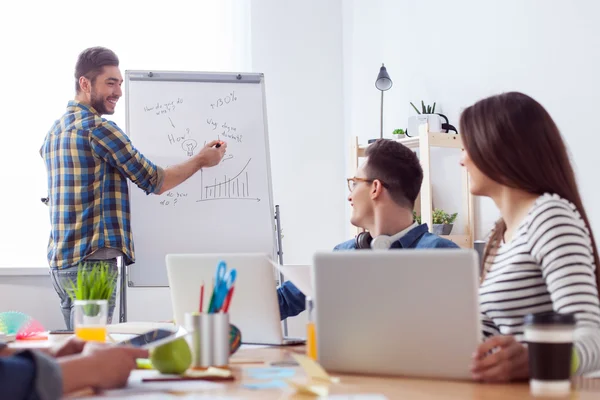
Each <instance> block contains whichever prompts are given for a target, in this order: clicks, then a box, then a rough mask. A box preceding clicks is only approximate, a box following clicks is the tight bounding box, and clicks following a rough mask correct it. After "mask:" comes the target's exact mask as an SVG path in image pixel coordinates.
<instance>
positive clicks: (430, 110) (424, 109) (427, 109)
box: [410, 100, 435, 114]
mask: <svg viewBox="0 0 600 400" xmlns="http://www.w3.org/2000/svg"><path fill="white" fill-rule="evenodd" d="M410 105H411V106H412V108H414V109H415V111H416V112H417V114H435V102H434V103H433V106H429V105H428V106H425V102H424V101H423V100H421V111H419V109H418V108H417V107H416V106H415V105H414V104H413V103H412V101H411V102H410Z"/></svg>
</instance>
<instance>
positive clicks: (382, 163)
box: [277, 139, 458, 320]
mask: <svg viewBox="0 0 600 400" xmlns="http://www.w3.org/2000/svg"><path fill="white" fill-rule="evenodd" d="M365 157H366V161H365V162H364V164H362V165H361V167H360V168H359V169H358V170H357V172H356V176H354V177H352V178H348V189H349V190H350V195H349V196H348V201H349V202H350V205H351V206H352V217H351V218H350V222H351V223H352V225H354V226H357V227H359V228H363V229H365V230H366V232H362V233H361V234H359V235H358V236H357V237H356V238H354V239H351V240H348V241H347V242H344V243H341V244H339V245H337V246H335V248H334V250H354V249H378V250H385V249H432V248H435V249H447V248H457V247H458V246H457V245H456V244H455V243H453V242H451V241H450V240H447V239H444V238H441V237H439V236H436V235H434V234H431V233H429V228H428V226H427V224H421V225H419V224H417V222H415V221H414V218H413V208H414V205H415V200H416V199H417V196H418V195H419V191H420V189H421V183H422V182H423V169H422V168H421V164H420V163H419V159H418V158H417V156H416V154H415V153H414V152H413V151H412V150H410V149H409V148H407V147H406V146H403V145H402V144H400V143H398V142H395V141H393V140H385V139H381V140H378V141H376V142H375V143H373V144H371V145H370V146H369V147H367V150H366V152H365ZM277 297H278V299H279V312H280V314H281V319H282V320H283V319H286V318H287V317H293V316H295V315H298V314H300V313H301V312H302V311H304V309H305V306H306V305H305V302H306V299H305V297H304V294H303V293H302V292H301V291H300V290H299V289H298V288H297V287H296V286H294V284H292V283H291V282H290V281H287V282H285V283H284V284H283V285H282V286H281V287H280V288H278V289H277Z"/></svg>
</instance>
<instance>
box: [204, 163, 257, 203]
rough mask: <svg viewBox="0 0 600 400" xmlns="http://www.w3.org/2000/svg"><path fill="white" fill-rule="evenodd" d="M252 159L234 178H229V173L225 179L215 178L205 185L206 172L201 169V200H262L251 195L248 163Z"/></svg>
mask: <svg viewBox="0 0 600 400" xmlns="http://www.w3.org/2000/svg"><path fill="white" fill-rule="evenodd" d="M250 161H252V159H251V158H250V159H249V160H248V162H247V163H246V165H244V168H242V170H241V171H240V172H239V173H238V174H237V175H235V176H234V177H233V178H228V177H227V175H224V176H223V180H222V181H221V180H217V178H215V179H214V183H213V182H211V184H208V185H204V174H203V171H202V170H200V184H201V187H202V190H201V197H200V200H196V202H202V201H212V200H254V201H260V199H259V198H257V197H250V177H249V175H248V171H247V170H246V169H247V168H248V164H250Z"/></svg>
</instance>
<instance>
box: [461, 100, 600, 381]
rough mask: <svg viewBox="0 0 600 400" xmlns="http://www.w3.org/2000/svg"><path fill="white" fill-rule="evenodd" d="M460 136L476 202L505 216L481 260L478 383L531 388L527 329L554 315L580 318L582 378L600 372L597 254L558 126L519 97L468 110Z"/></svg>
mask: <svg viewBox="0 0 600 400" xmlns="http://www.w3.org/2000/svg"><path fill="white" fill-rule="evenodd" d="M460 129H461V136H462V140H463V145H464V150H465V151H464V152H463V157H462V159H461V165H462V166H464V167H465V168H466V169H467V171H468V173H469V180H470V185H471V193H472V194H474V195H478V196H487V197H490V198H491V199H492V200H493V201H494V202H495V203H496V206H497V207H498V209H499V210H500V214H501V219H500V220H499V221H498V222H497V223H496V226H495V228H494V229H493V231H492V233H491V234H490V237H489V240H488V244H487V247H486V250H485V252H484V257H483V260H484V270H483V274H482V280H481V286H480V289H479V299H480V308H481V314H482V326H483V333H484V335H485V336H486V340H485V341H484V342H483V343H482V344H481V345H480V346H479V348H478V349H477V351H476V352H475V354H474V355H473V364H472V366H471V369H472V373H473V378H474V379H476V380H480V381H485V382H499V381H509V380H514V379H522V378H527V377H528V376H529V365H528V353H527V346H526V345H524V344H523V343H522V342H523V339H524V338H523V330H524V326H523V319H524V317H525V315H527V314H532V313H533V314H535V313H543V312H550V311H554V312H558V313H574V314H575V318H576V321H577V322H576V328H575V342H574V359H575V364H576V373H577V374H582V373H586V372H589V371H593V370H597V369H600V302H599V299H598V287H599V286H600V274H599V271H598V269H597V267H598V265H599V263H598V252H597V249H596V243H595V241H594V236H593V234H592V230H591V228H590V224H589V220H588V218H587V215H586V212H585V210H584V208H583V204H582V201H581V196H580V195H579V190H578V188H577V183H576V181H575V174H574V172H573V168H572V166H571V163H570V161H569V156H568V154H567V150H566V148H565V144H564V142H563V139H562V137H561V135H560V132H559V130H558V128H557V126H556V124H555V123H554V121H553V120H552V118H551V117H550V115H549V114H548V112H547V111H546V110H545V109H544V108H543V107H542V105H540V104H539V103H538V102H537V101H535V100H534V99H532V98H531V97H529V96H527V95H524V94H522V93H517V92H511V93H504V94H501V95H497V96H492V97H489V98H486V99H484V100H481V101H479V102H477V103H475V104H474V105H472V106H470V107H469V108H467V109H466V110H464V112H463V113H462V115H461V118H460ZM492 350H493V351H492Z"/></svg>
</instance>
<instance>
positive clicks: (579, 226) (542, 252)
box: [479, 194, 600, 374]
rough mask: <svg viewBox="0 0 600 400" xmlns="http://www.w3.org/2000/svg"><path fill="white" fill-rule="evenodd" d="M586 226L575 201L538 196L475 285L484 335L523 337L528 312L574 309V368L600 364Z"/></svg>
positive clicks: (599, 321) (599, 313)
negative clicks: (511, 237) (524, 322)
mask: <svg viewBox="0 0 600 400" xmlns="http://www.w3.org/2000/svg"><path fill="white" fill-rule="evenodd" d="M595 267H596V266H595V264H594V258H593V250H592V245H591V238H590V236H589V231H588V229H587V228H586V226H585V223H584V221H583V220H582V219H581V216H580V214H579V212H578V211H577V209H576V207H575V206H574V205H573V204H571V203H570V202H568V201H567V200H565V199H562V198H561V197H559V196H558V195H550V194H544V195H542V196H540V197H539V198H538V199H537V200H536V202H535V204H534V205H533V207H532V208H531V210H530V211H529V213H528V215H527V216H526V217H525V219H524V220H523V222H522V223H521V225H520V226H519V228H518V230H517V232H516V233H515V235H514V237H513V239H512V241H510V242H509V243H506V244H503V245H501V246H500V247H499V248H498V249H497V251H496V256H495V257H494V259H493V261H492V262H491V265H489V268H488V272H487V274H486V276H485V279H484V281H483V282H482V284H481V287H480V289H479V299H480V306H481V313H482V323H483V331H484V332H483V333H484V335H485V336H492V335H498V334H502V335H514V336H515V338H516V339H517V340H518V341H523V340H524V338H523V328H524V327H523V318H524V316H525V315H527V314H530V313H541V312H548V311H555V312H561V313H575V318H576V320H577V325H576V329H575V348H576V350H577V353H578V356H579V361H580V364H579V370H578V371H577V372H578V374H581V373H586V372H589V371H594V370H598V369H600V304H599V301H598V288H597V287H596V276H595Z"/></svg>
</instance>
